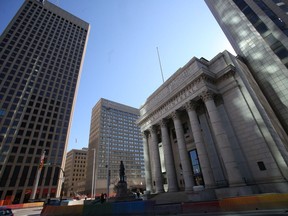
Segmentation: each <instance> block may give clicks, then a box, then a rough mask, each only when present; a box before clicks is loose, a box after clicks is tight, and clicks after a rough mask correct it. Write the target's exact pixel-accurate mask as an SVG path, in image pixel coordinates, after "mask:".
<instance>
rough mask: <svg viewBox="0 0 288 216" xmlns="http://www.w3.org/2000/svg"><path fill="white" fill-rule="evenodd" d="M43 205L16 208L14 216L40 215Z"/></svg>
mask: <svg viewBox="0 0 288 216" xmlns="http://www.w3.org/2000/svg"><path fill="white" fill-rule="evenodd" d="M41 210H42V207H35V208H23V209H14V210H13V213H14V216H39V215H40V213H41Z"/></svg>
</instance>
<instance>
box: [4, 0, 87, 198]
mask: <svg viewBox="0 0 288 216" xmlns="http://www.w3.org/2000/svg"><path fill="white" fill-rule="evenodd" d="M88 33H89V24H88V23H86V22H84V21H82V20H81V19H79V18H77V17H75V16H73V15H72V14H70V13H68V12H66V11H64V10H62V9H61V8H59V7H57V6H55V5H53V4H52V3H49V2H48V1H36V0H26V1H24V3H23V5H22V6H21V8H20V9H19V11H18V12H17V14H16V15H15V16H14V18H13V19H12V21H11V22H10V23H9V25H8V26H7V28H6V29H5V30H4V32H3V34H2V35H1V38H0V81H1V82H0V129H1V131H0V152H1V153H0V200H4V199H9V200H12V201H13V202H14V203H19V202H20V203H22V202H27V201H28V200H29V199H30V198H31V191H32V189H33V188H34V187H33V185H34V184H35V176H36V174H37V171H38V167H39V163H40V157H41V155H42V153H43V152H44V151H45V152H46V154H45V162H49V163H51V165H50V166H44V167H43V168H42V172H41V176H40V178H39V185H38V189H37V193H36V197H35V198H46V197H47V196H50V197H55V196H56V195H57V196H59V193H60V186H61V180H62V172H61V171H60V170H61V169H59V167H62V169H64V162H65V157H66V148H67V144H68V143H67V142H68V135H69V129H70V124H71V117H72V113H73V107H74V103H75V98H76V93H77V88H78V84H79V78H80V72H81V67H82V64H83V57H84V53H85V49H86V43H87V39H88ZM59 179H60V180H59Z"/></svg>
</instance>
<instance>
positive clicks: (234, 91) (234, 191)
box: [138, 51, 288, 201]
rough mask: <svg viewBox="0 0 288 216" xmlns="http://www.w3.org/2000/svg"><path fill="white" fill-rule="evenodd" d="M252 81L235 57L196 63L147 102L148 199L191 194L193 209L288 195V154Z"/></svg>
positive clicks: (142, 112)
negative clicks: (201, 204)
mask: <svg viewBox="0 0 288 216" xmlns="http://www.w3.org/2000/svg"><path fill="white" fill-rule="evenodd" d="M250 73H251V72H250V71H249V68H248V67H247V66H246V65H245V63H244V62H242V61H241V59H239V58H236V57H235V56H233V55H231V54H230V53H229V52H227V51H224V52H222V53H219V54H218V55H217V56H215V57H214V58H213V59H212V60H210V61H208V60H206V59H204V58H200V59H198V58H196V57H194V58H192V59H191V60H190V61H189V62H188V63H187V64H186V65H185V66H183V67H182V68H180V69H179V70H178V71H176V72H175V73H174V74H173V75H172V76H171V77H170V78H169V79H168V80H167V81H165V83H163V84H162V85H161V86H160V87H159V88H158V89H157V90H156V91H155V92H154V93H153V94H152V95H151V96H149V97H148V98H147V100H146V102H145V104H144V105H143V106H142V107H141V108H140V118H139V120H138V124H139V126H140V127H141V131H142V132H143V133H144V136H143V145H144V160H145V179H146V190H147V191H150V192H152V193H164V192H177V191H185V192H186V193H183V197H182V198H183V199H184V196H186V198H185V199H186V201H187V200H190V201H201V200H215V199H220V198H224V197H235V196H245V195H251V194H260V193H287V192H288V181H287V179H288V166H287V165H288V161H287V158H288V152H287V149H285V143H284V142H281V140H279V139H278V136H277V134H278V132H279V131H277V129H276V128H273V126H272V123H271V121H270V120H269V119H268V118H267V112H266V111H265V109H263V106H262V105H261V103H260V96H258V95H257V94H256V93H255V91H254V89H253V88H252V87H251V85H250V84H249V83H250V82H251V81H252V79H253V77H251V76H250ZM254 82H255V81H254Z"/></svg>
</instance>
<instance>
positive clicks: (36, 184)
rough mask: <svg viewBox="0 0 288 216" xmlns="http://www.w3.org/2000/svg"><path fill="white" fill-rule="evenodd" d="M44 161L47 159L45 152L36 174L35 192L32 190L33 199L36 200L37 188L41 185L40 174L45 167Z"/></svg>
mask: <svg viewBox="0 0 288 216" xmlns="http://www.w3.org/2000/svg"><path fill="white" fill-rule="evenodd" d="M44 159H45V151H43V153H42V155H41V159H40V164H39V167H38V170H37V174H36V178H35V182H34V186H33V190H32V194H31V199H32V200H34V199H35V196H36V191H37V187H38V183H39V178H40V174H41V171H42V168H43V165H44Z"/></svg>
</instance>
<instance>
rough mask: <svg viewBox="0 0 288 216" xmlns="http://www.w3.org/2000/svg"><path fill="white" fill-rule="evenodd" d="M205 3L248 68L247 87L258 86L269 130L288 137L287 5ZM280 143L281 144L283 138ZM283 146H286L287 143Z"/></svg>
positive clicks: (244, 0)
mask: <svg viewBox="0 0 288 216" xmlns="http://www.w3.org/2000/svg"><path fill="white" fill-rule="evenodd" d="M205 2H206V4H207V5H208V7H209V8H210V10H211V12H212V13H213V15H214V17H215V18H216V20H217V22H218V23H219V25H220V27H221V28H222V30H223V32H224V33H225V35H226V37H227V38H228V40H229V41H230V43H231V45H232V47H233V48H234V50H235V52H236V53H237V54H238V55H239V56H241V57H242V58H243V60H244V61H245V62H246V64H247V65H248V67H249V68H250V70H251V74H252V76H253V77H254V78H255V80H256V84H253V85H252V83H251V85H252V86H253V87H254V89H255V91H258V90H257V88H258V86H259V87H260V89H261V91H262V92H263V93H264V96H265V100H261V103H262V105H263V106H264V108H265V109H266V112H267V114H268V115H269V118H270V120H271V121H272V123H273V126H274V127H275V128H278V131H280V130H283V129H284V130H285V132H286V134H284V135H283V136H286V135H287V134H288V85H287V83H288V76H287V74H288V37H287V36H288V15H287V13H288V1H287V0H228V1H227V0H205ZM266 100H267V101H268V103H269V104H268V103H266ZM271 108H272V110H271ZM274 113H275V114H276V116H277V117H276V118H275V117H274ZM285 132H284V133H285ZM281 136H282V135H280V137H281ZM281 139H282V140H284V139H283V137H281ZM285 142H286V143H287V140H286V141H285ZM286 148H288V145H286Z"/></svg>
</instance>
